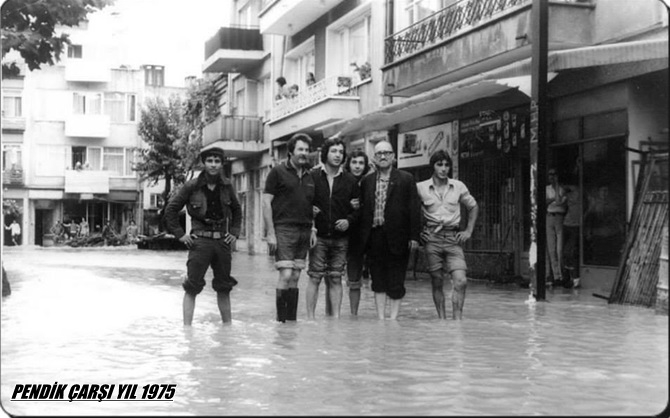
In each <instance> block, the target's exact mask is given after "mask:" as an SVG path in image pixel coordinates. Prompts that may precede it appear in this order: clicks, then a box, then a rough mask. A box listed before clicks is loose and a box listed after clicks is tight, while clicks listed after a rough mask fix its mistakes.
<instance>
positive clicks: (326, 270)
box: [306, 139, 359, 319]
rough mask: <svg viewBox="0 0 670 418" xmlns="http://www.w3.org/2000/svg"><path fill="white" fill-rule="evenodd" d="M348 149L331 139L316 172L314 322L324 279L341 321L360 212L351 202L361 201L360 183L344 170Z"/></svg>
mask: <svg viewBox="0 0 670 418" xmlns="http://www.w3.org/2000/svg"><path fill="white" fill-rule="evenodd" d="M345 156H346V152H345V146H344V143H343V142H342V140H340V139H328V140H326V141H325V142H324V144H323V146H322V147H321V163H322V164H321V165H320V166H319V167H316V168H314V169H313V170H312V172H311V174H312V177H313V180H314V202H313V205H314V226H315V228H316V238H317V239H316V245H315V246H314V247H313V248H312V249H311V250H310V252H309V272H308V273H309V278H310V280H309V283H308V284H307V298H306V300H307V318H308V319H314V311H315V309H316V302H317V299H318V297H319V285H320V284H321V279H324V280H325V281H326V283H327V286H326V300H328V301H330V306H331V309H332V314H333V315H334V316H335V317H336V318H339V317H340V308H341V306H342V274H343V273H344V268H345V265H346V263H347V247H348V244H349V232H350V226H351V225H352V224H354V223H355V222H356V219H357V217H358V211H357V210H356V209H354V207H353V206H352V204H351V201H352V200H354V199H358V197H359V188H358V180H356V178H355V177H354V176H353V175H352V174H351V173H349V172H347V171H345V170H344V167H343V165H344V161H345Z"/></svg>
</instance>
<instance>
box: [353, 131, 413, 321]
mask: <svg viewBox="0 0 670 418" xmlns="http://www.w3.org/2000/svg"><path fill="white" fill-rule="evenodd" d="M394 156H395V153H394V152H393V147H392V146H391V144H390V143H389V142H387V141H380V142H378V143H377V144H376V145H375V154H374V163H375V166H376V168H377V170H376V172H375V173H374V174H372V175H369V176H367V177H365V178H364V179H363V181H362V182H361V224H360V225H361V226H360V237H361V245H362V246H363V248H365V252H366V254H367V256H368V259H369V262H370V275H371V276H372V291H373V292H374V293H375V307H376V309H377V317H378V318H379V319H385V317H386V314H385V311H386V303H387V300H389V299H390V305H391V312H390V319H393V320H395V319H397V318H398V313H399V312H400V303H401V300H402V298H403V297H404V296H405V293H406V289H405V275H406V273H407V263H408V262H409V256H410V254H411V252H413V251H416V249H417V248H418V246H419V230H420V222H421V218H420V217H421V215H420V211H419V197H418V194H417V191H416V184H415V183H414V178H413V177H412V175H411V174H409V173H406V172H404V171H400V170H397V169H395V168H393V162H394Z"/></svg>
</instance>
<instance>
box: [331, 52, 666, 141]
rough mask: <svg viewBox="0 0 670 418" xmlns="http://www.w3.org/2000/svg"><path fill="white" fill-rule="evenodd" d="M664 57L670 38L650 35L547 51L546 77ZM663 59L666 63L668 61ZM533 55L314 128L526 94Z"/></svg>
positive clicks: (344, 127) (355, 130)
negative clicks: (514, 92)
mask: <svg viewBox="0 0 670 418" xmlns="http://www.w3.org/2000/svg"><path fill="white" fill-rule="evenodd" d="M654 59H665V60H667V59H668V40H667V39H652V40H644V41H634V42H622V43H616V44H607V45H597V46H589V47H583V48H574V49H565V50H559V51H551V52H549V55H548V57H547V71H548V76H547V80H548V81H551V79H553V78H554V76H555V75H556V73H557V72H560V71H564V70H570V69H575V68H585V67H593V66H602V65H612V64H622V63H628V62H636V61H645V60H654ZM666 65H667V64H666ZM530 71H531V59H530V58H526V59H523V60H520V61H517V62H514V63H512V64H508V65H505V66H503V67H500V68H496V69H495V70H491V71H487V72H484V73H481V74H478V75H476V76H472V77H468V78H466V79H463V80H460V81H457V82H455V83H450V84H447V85H445V86H442V87H438V88H435V89H433V90H430V91H427V92H425V93H421V94H418V95H416V96H413V97H411V98H409V99H407V100H406V101H403V102H401V103H394V104H391V105H387V106H384V107H382V108H380V109H379V110H377V111H375V112H372V113H368V114H365V115H361V116H359V117H357V118H353V119H349V120H346V121H338V122H336V123H332V124H329V125H326V126H322V127H320V128H318V129H319V130H322V131H323V133H324V136H325V137H331V136H344V135H352V134H360V133H365V132H371V131H376V130H382V129H388V128H390V127H391V126H393V125H396V124H398V123H403V122H407V121H409V120H412V119H415V118H418V117H421V116H424V115H427V114H430V113H434V112H437V111H439V110H441V109H449V108H453V107H456V106H460V105H462V104H465V103H469V102H472V101H474V100H477V99H481V98H485V97H491V96H494V95H496V94H499V93H502V92H504V91H507V90H510V89H518V90H519V91H520V92H522V93H524V94H526V95H527V96H529V95H530Z"/></svg>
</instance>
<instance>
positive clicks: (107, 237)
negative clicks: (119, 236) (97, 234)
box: [102, 220, 116, 247]
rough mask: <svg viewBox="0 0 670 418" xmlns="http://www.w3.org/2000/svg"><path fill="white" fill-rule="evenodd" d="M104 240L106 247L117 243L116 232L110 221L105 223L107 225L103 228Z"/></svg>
mask: <svg viewBox="0 0 670 418" xmlns="http://www.w3.org/2000/svg"><path fill="white" fill-rule="evenodd" d="M102 239H103V242H104V245H105V247H106V246H108V245H110V244H114V242H115V239H116V231H114V227H113V226H112V224H111V222H110V221H109V220H107V221H105V225H104V226H103V227H102Z"/></svg>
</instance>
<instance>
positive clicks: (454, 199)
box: [416, 177, 477, 228]
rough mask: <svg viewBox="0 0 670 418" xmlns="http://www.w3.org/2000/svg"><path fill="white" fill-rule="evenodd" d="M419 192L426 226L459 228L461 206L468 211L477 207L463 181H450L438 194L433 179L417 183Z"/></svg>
mask: <svg viewBox="0 0 670 418" xmlns="http://www.w3.org/2000/svg"><path fill="white" fill-rule="evenodd" d="M416 189H417V192H418V193H419V198H420V199H421V203H422V205H421V213H422V214H423V216H424V218H425V219H426V224H427V225H428V226H429V227H431V226H438V225H441V226H443V227H444V228H458V226H459V224H460V222H461V206H460V204H461V203H462V204H464V205H465V207H466V208H468V210H470V209H472V208H474V207H475V206H477V201H476V200H475V198H474V197H472V195H471V194H470V191H469V190H468V188H467V187H466V186H465V184H464V183H463V182H462V181H459V180H454V179H449V180H448V182H447V186H446V188H445V190H444V191H443V192H442V193H439V192H438V189H437V187H436V186H435V182H434V180H433V177H431V178H429V179H428V180H425V181H422V182H419V183H417V185H416Z"/></svg>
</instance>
